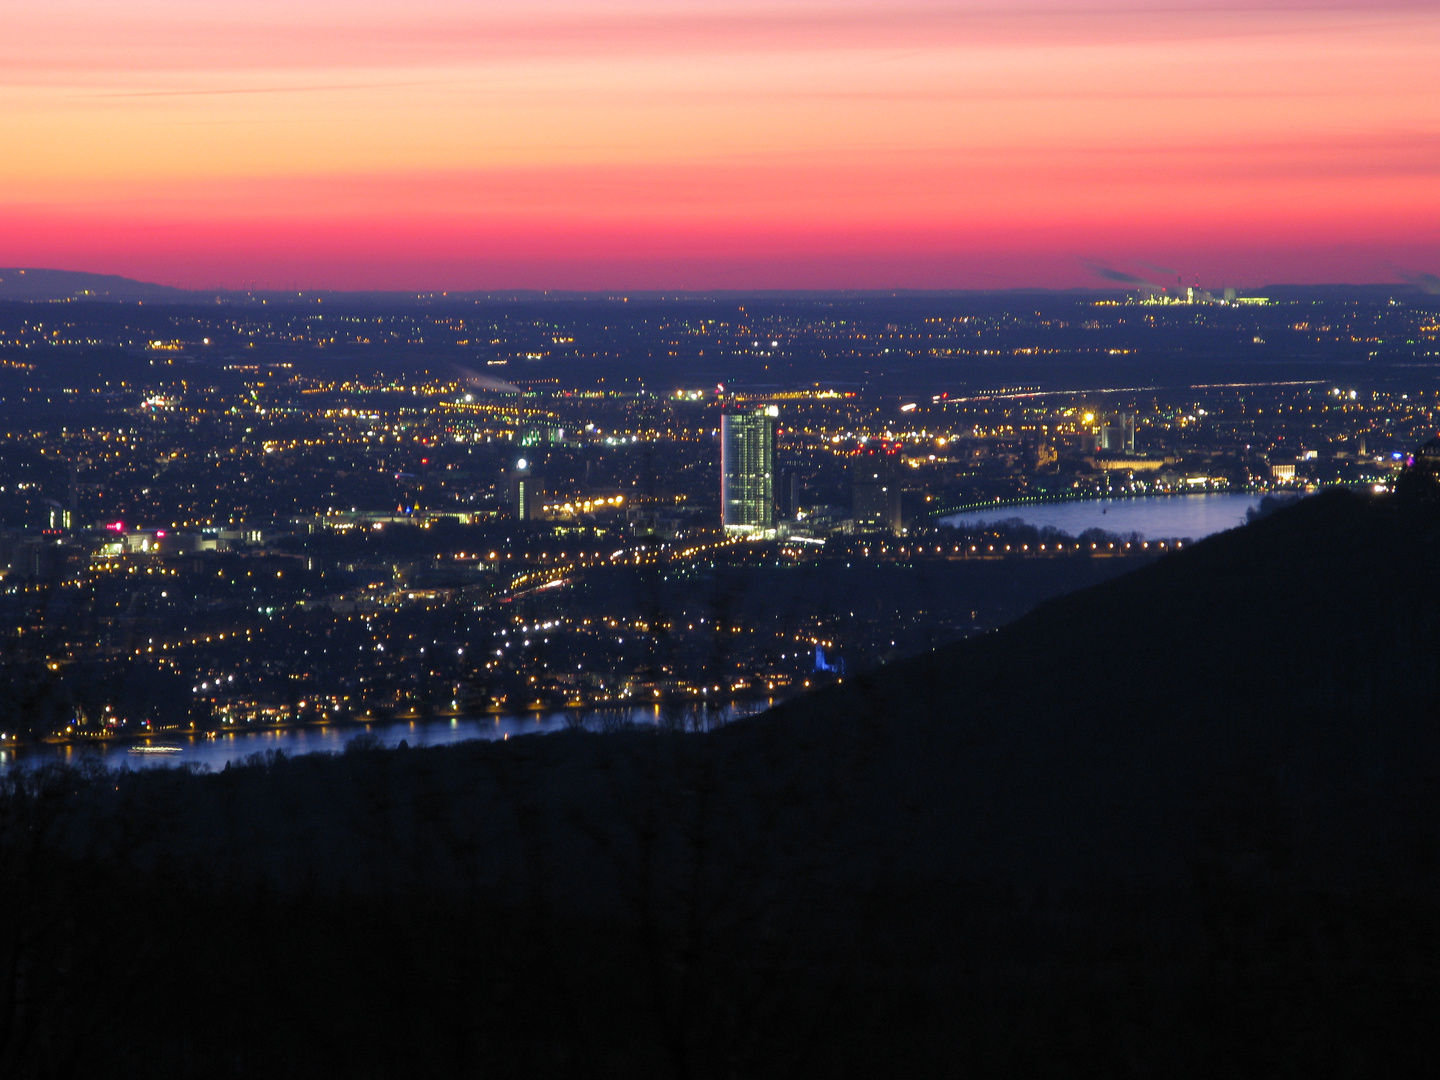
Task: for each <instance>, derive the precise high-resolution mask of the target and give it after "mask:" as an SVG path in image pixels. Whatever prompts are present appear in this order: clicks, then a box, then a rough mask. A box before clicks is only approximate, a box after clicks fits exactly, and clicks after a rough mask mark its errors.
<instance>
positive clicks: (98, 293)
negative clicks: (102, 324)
mask: <svg viewBox="0 0 1440 1080" xmlns="http://www.w3.org/2000/svg"><path fill="white" fill-rule="evenodd" d="M198 295H200V294H197V293H192V292H188V291H187V290H185V289H176V288H172V287H171V286H169V285H154V284H151V283H150V282H148V281H133V280H131V279H130V278H125V277H119V276H117V275H115V274H89V273H84V272H82V271H78V270H45V269H39V268H36V267H25V268H20V267H0V300H150V301H154V302H170V303H179V302H186V303H188V302H190V301H192V300H194V299H195V297H196V296H198Z"/></svg>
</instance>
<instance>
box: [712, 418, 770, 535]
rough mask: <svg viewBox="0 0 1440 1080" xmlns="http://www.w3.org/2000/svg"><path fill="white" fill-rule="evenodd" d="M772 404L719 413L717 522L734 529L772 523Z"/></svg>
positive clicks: (760, 527) (752, 528) (757, 528)
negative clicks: (752, 408)
mask: <svg viewBox="0 0 1440 1080" xmlns="http://www.w3.org/2000/svg"><path fill="white" fill-rule="evenodd" d="M779 415H780V410H779V409H778V408H776V407H775V406H774V405H770V406H768V407H766V408H763V409H755V410H752V411H746V412H727V413H724V414H722V415H721V417H720V523H721V524H722V525H724V526H725V528H726V529H728V530H734V531H736V532H762V531H764V530H766V529H773V528H774V527H775V419H776V417H778V416H779Z"/></svg>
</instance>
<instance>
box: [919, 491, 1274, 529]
mask: <svg viewBox="0 0 1440 1080" xmlns="http://www.w3.org/2000/svg"><path fill="white" fill-rule="evenodd" d="M1262 498H1264V496H1262V495H1240V494H1232V493H1220V494H1211V495H1146V496H1141V497H1139V498H1133V499H1075V500H1071V501H1068V502H1053V503H1034V504H1030V505H1026V506H1010V507H1004V506H1002V507H996V508H995V509H993V510H969V511H966V512H965V513H963V514H954V515H951V516H950V517H947V518H942V519H941V520H942V521H944V522H948V523H950V524H953V525H974V524H976V523H977V522H981V521H1006V520H1009V519H1011V518H1019V519H1020V520H1021V521H1023V522H1025V523H1026V524H1027V525H1034V526H1035V527H1036V528H1044V527H1046V526H1049V527H1051V528H1055V529H1059V530H1060V531H1061V532H1064V533H1069V534H1070V535H1071V536H1079V535H1080V534H1081V533H1082V532H1084V531H1085V530H1086V529H1104V530H1105V531H1106V532H1111V533H1119V534H1121V535H1124V536H1128V535H1130V534H1131V533H1132V532H1133V533H1139V534H1140V536H1141V538H1142V539H1145V540H1200V539H1203V538H1204V537H1207V536H1210V535H1211V534H1213V533H1217V532H1224V531H1225V530H1226V529H1233V528H1234V527H1235V526H1237V525H1242V524H1244V522H1245V511H1246V510H1248V509H1250V508H1251V507H1252V506H1258V505H1259V504H1260V500H1261V499H1262Z"/></svg>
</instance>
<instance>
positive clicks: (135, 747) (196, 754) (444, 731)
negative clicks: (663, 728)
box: [0, 700, 773, 771]
mask: <svg viewBox="0 0 1440 1080" xmlns="http://www.w3.org/2000/svg"><path fill="white" fill-rule="evenodd" d="M772 704H773V702H772V701H768V700H766V701H745V702H738V703H734V704H729V705H725V706H722V707H721V708H719V709H717V710H714V711H713V712H705V711H703V710H698V709H695V710H687V712H686V713H684V714H683V717H682V719H683V720H685V721H687V722H691V721H696V720H704V721H705V722H706V723H707V724H710V725H714V724H725V723H728V722H730V721H731V720H738V719H740V718H741V717H743V716H750V715H753V714H754V713H758V712H763V711H764V710H765V709H768V708H769V707H770V706H771V705H772ZM661 718H662V714H661V710H660V708H659V706H649V707H630V708H615V709H596V710H593V711H590V712H580V711H577V710H574V709H571V710H564V711H558V712H548V713H530V714H527V715H524V716H484V717H473V716H471V717H452V718H446V719H438V720H394V721H389V722H386V723H376V724H330V725H326V726H324V727H299V728H283V729H266V730H263V731H236V732H225V733H224V734H221V735H217V736H215V737H214V738H202V737H192V736H181V735H175V736H170V735H166V736H163V737H159V738H154V739H146V740H142V741H140V742H117V743H86V744H66V745H53V744H44V745H40V746H26V747H23V748H21V749H19V750H18V751H17V750H16V749H15V748H13V747H6V748H4V749H0V769H4V768H9V767H11V766H13V765H15V764H17V763H18V764H19V765H21V766H23V767H35V766H37V765H45V764H48V763H50V762H57V761H63V762H79V761H81V760H83V759H85V758H90V759H93V760H99V761H103V762H104V763H105V764H106V765H107V766H109V767H111V768H117V769H118V768H132V769H135V768H150V767H154V766H157V765H198V766H204V767H206V768H209V769H211V770H214V771H218V770H220V769H223V768H225V766H226V765H228V764H230V763H231V762H237V763H238V762H241V761H244V760H245V759H246V758H247V757H249V756H250V755H252V754H263V753H266V752H267V751H273V750H280V751H283V752H284V753H285V754H287V755H293V754H314V753H331V754H333V753H339V752H340V751H342V750H344V749H345V745H346V744H347V743H349V742H350V741H351V740H352V739H355V738H357V737H359V736H361V735H365V734H367V733H368V734H370V735H373V736H374V737H375V738H376V739H378V740H379V741H380V743H381V744H382V745H384V746H389V747H393V746H398V745H400V743H401V741H404V742H406V743H408V744H409V745H410V746H416V747H419V746H445V745H448V744H450V743H458V742H465V741H467V740H469V739H492V740H493V739H508V738H511V737H512V736H519V735H538V734H545V733H548V732H554V731H563V730H564V729H565V728H567V727H572V726H575V725H576V724H579V723H582V722H583V724H584V726H585V727H587V728H589V729H591V730H603V729H605V728H606V727H608V726H610V725H611V724H617V723H627V722H628V723H634V724H649V725H653V724H658V723H659V722H660V720H661ZM146 747H150V748H152V750H153V749H154V748H157V747H167V748H174V749H173V752H165V753H155V752H149V753H147V752H144V748H146Z"/></svg>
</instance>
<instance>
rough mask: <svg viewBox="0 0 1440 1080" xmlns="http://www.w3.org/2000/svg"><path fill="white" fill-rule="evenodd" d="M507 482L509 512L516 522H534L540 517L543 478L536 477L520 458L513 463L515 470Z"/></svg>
mask: <svg viewBox="0 0 1440 1080" xmlns="http://www.w3.org/2000/svg"><path fill="white" fill-rule="evenodd" d="M509 480H510V510H511V512H512V513H514V515H515V518H516V520H517V521H534V520H535V519H536V518H538V517H539V516H540V504H541V496H542V495H543V494H544V491H545V478H544V477H543V476H538V475H536V474H535V472H534V471H533V470H532V469H531V466H530V463H529V462H528V461H526V460H525V459H524V458H521V459H520V460H519V461H517V462H516V463H515V470H514V471H513V472H511V473H510V474H509Z"/></svg>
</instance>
